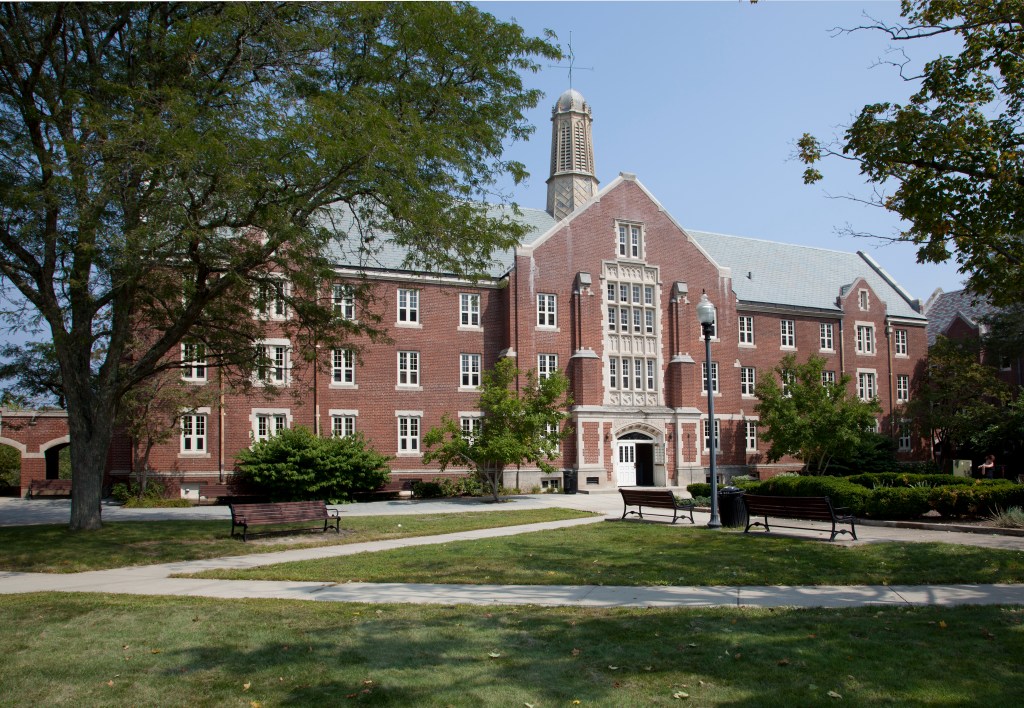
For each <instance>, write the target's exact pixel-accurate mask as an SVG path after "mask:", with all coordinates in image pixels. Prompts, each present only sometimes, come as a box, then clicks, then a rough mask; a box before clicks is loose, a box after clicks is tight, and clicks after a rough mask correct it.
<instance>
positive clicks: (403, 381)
mask: <svg viewBox="0 0 1024 708" xmlns="http://www.w3.org/2000/svg"><path fill="white" fill-rule="evenodd" d="M398 385H399V386H419V385H420V353H419V352H398Z"/></svg>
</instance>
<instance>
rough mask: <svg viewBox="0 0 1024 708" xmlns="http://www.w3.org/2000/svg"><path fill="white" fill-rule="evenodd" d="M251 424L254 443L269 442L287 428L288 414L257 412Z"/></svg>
mask: <svg viewBox="0 0 1024 708" xmlns="http://www.w3.org/2000/svg"><path fill="white" fill-rule="evenodd" d="M253 423H254V426H253V439H254V440H255V441H256V442H260V441H261V440H269V439H270V438H272V437H274V436H275V435H277V434H278V433H280V432H281V431H282V430H286V429H287V428H288V414H287V413H271V412H260V411H257V412H256V413H255V414H254V416H253Z"/></svg>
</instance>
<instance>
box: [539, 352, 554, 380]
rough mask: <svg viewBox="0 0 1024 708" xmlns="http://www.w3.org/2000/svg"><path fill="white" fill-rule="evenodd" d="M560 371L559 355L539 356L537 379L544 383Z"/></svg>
mask: <svg viewBox="0 0 1024 708" xmlns="http://www.w3.org/2000/svg"><path fill="white" fill-rule="evenodd" d="M556 371H558V355H557V354H538V355H537V378H538V379H540V380H541V381H543V380H544V379H546V378H547V377H549V376H551V374H553V373H555V372H556Z"/></svg>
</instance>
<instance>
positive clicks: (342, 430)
mask: <svg viewBox="0 0 1024 708" xmlns="http://www.w3.org/2000/svg"><path fill="white" fill-rule="evenodd" d="M355 434H356V417H355V416H354V415H332V416H331V435H333V436H334V437H336V438H346V437H348V436H349V435H355Z"/></svg>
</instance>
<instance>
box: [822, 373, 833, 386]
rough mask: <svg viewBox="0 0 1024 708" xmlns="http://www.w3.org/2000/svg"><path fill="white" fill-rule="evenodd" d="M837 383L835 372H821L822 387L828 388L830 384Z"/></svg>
mask: <svg viewBox="0 0 1024 708" xmlns="http://www.w3.org/2000/svg"><path fill="white" fill-rule="evenodd" d="M835 382H836V372H835V371H822V372H821V385H822V386H826V385H828V384H834V383H835Z"/></svg>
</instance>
